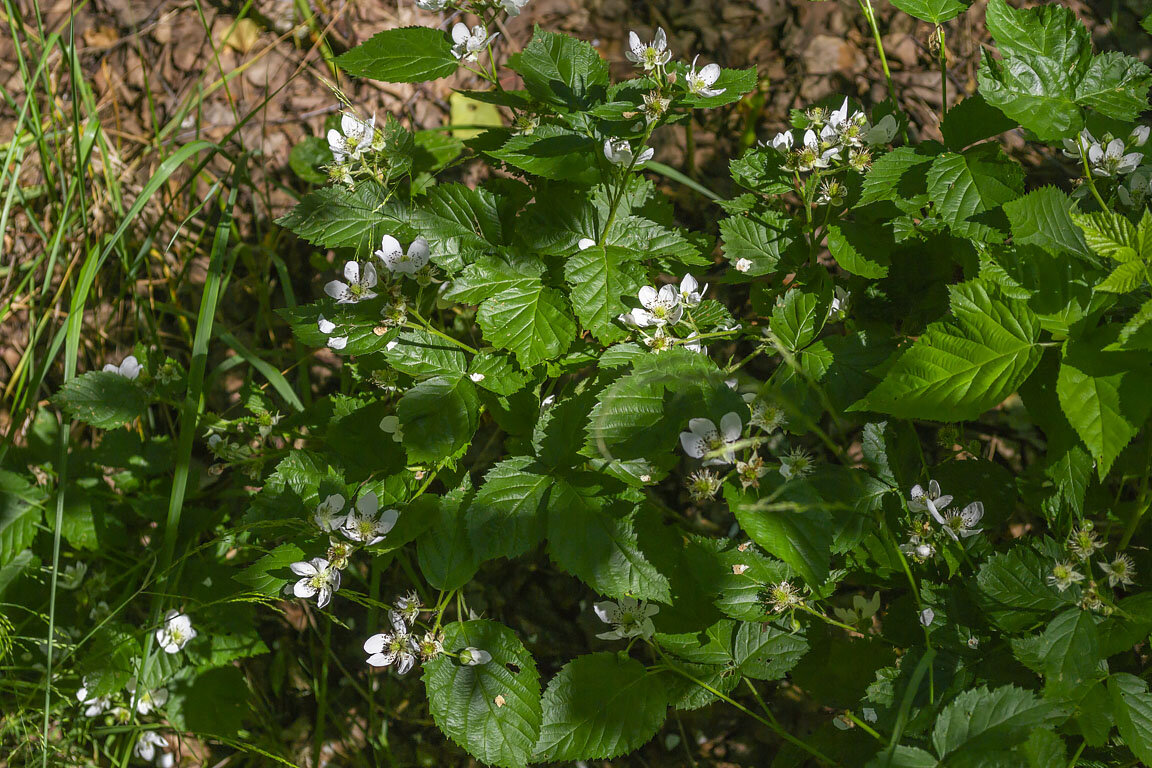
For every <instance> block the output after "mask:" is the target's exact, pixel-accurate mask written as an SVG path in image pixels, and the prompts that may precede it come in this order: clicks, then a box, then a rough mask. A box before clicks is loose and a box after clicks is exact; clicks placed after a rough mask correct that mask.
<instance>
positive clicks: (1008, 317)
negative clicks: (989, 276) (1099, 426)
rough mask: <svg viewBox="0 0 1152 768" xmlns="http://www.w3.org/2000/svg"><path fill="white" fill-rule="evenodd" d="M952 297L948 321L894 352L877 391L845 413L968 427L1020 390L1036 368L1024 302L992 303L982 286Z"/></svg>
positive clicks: (1035, 326)
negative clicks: (866, 412)
mask: <svg viewBox="0 0 1152 768" xmlns="http://www.w3.org/2000/svg"><path fill="white" fill-rule="evenodd" d="M950 291H951V294H952V302H951V303H952V318H950V319H948V320H943V321H939V322H935V323H932V324H931V325H929V326H928V329H927V331H925V333H924V334H923V335H922V336H921V337H920V338H919V339H917V340H916V342H915V343H914V344H913V345H912V346H911V347H909V348H906V349H904V350H902V351H901V352H898V353H897V357H896V359H895V362H894V363H893V364H892V366H891V367H890V368H889V370H888V371H887V373H886V375H885V376H884V379H883V380H882V381H881V382H880V384H879V385H878V386H877V387H876V388H875V389H874V390H872V392H870V393H869V394H868V396H867V397H865V398H864V400H862V401H860V402H859V403H856V404H854V405H853V406H851V408H850V409H849V410H873V411H879V412H881V413H889V414H892V415H894V416H900V417H902V418H913V419H930V420H933V421H966V420H970V419H975V418H977V417H978V416H979V415H980V414H981V413H983V412H984V411H986V410H988V409H989V408H992V407H993V406H995V405H997V404H998V403H1000V402H1001V401H1003V400H1004V398H1006V397H1007V396H1008V395H1010V394H1012V393H1013V392H1014V391H1015V390H1016V388H1017V387H1018V386H1019V385H1020V384H1021V383H1023V381H1024V380H1025V379H1026V378H1027V377H1028V375H1029V374H1030V373H1031V372H1032V370H1033V369H1034V368H1035V367H1036V364H1037V363H1038V362H1039V361H1040V352H1041V350H1040V348H1039V347H1037V346H1036V341H1037V339H1038V338H1039V335H1040V325H1039V321H1038V320H1037V318H1036V315H1035V314H1034V313H1033V312H1032V310H1031V309H1029V308H1028V306H1027V305H1026V304H1024V302H1022V301H1019V300H1016V299H1008V298H997V297H996V296H995V294H994V293H992V292H989V290H988V287H987V286H986V284H985V283H983V282H982V281H980V280H972V281H969V282H967V283H961V284H960V285H954V286H951V287H950Z"/></svg>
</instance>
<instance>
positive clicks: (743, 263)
mask: <svg viewBox="0 0 1152 768" xmlns="http://www.w3.org/2000/svg"><path fill="white" fill-rule="evenodd" d="M732 266H734V267H735V268H736V271H737V272H747V271H748V270H750V269H752V260H751V259H736V263H735V264H733V265H732Z"/></svg>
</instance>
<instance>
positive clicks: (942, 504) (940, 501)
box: [908, 480, 952, 525]
mask: <svg viewBox="0 0 1152 768" xmlns="http://www.w3.org/2000/svg"><path fill="white" fill-rule="evenodd" d="M951 503H952V497H951V496H942V495H941V494H940V483H938V482H936V481H935V480H929V481H928V490H927V491H925V490H924V489H923V488H921V487H920V486H919V485H914V486H912V498H911V499H910V500H909V501H908V509H909V511H912V512H924V511H928V512H930V513H931V514H932V517H933V518H934V519H935V520H936V522H938V523H940V524H941V525H944V517H943V516H942V515H941V514H940V510H941V509H944V508H946V507H947V506H948V505H949V504H951Z"/></svg>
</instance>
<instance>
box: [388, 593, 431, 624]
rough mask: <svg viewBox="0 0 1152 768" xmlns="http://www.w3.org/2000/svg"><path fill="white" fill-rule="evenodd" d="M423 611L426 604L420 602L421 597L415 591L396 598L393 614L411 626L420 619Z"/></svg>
mask: <svg viewBox="0 0 1152 768" xmlns="http://www.w3.org/2000/svg"><path fill="white" fill-rule="evenodd" d="M423 609H424V604H423V603H422V602H421V601H420V595H419V594H418V593H417V592H416V591H415V590H413V591H411V592H409V593H408V594H406V595H402V596H400V597H398V598H396V603H395V605H394V606H393V610H392V612H393V613H395V614H396V615H397V616H399V617H400V618H401V619H403V620H404V623H405V624H407V625H408V626H411V625H412V623H413V622H414V621H416V619H417V618H419V617H420V611H422V610H423Z"/></svg>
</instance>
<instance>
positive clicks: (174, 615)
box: [156, 611, 197, 653]
mask: <svg viewBox="0 0 1152 768" xmlns="http://www.w3.org/2000/svg"><path fill="white" fill-rule="evenodd" d="M196 634H197V633H196V630H195V629H194V628H193V627H192V620H191V619H190V618H188V616H186V615H185V614H183V613H180V611H168V613H166V614H164V626H163V627H161V628H160V629H158V630H156V642H158V643H160V647H161V648H163V649H164V652H165V653H176V652H177V651H179V650H180V649H181V648H183V647H184V646H186V645H188V643H189V642H191V641H192V640H193V639H195V637H196Z"/></svg>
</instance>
